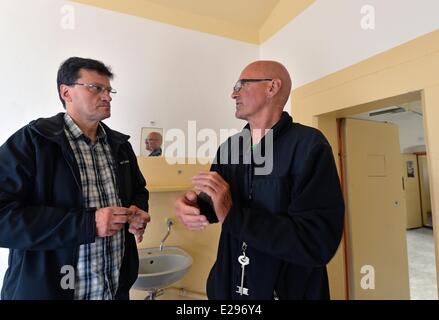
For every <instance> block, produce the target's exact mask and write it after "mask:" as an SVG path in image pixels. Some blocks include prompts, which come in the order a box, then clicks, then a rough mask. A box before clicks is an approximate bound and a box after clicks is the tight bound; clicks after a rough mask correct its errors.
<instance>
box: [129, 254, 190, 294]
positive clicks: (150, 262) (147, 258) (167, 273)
mask: <svg viewBox="0 0 439 320" xmlns="http://www.w3.org/2000/svg"><path fill="white" fill-rule="evenodd" d="M192 262H193V260H192V257H191V256H190V255H189V254H188V253H187V252H186V251H184V250H183V249H180V248H177V247H165V248H163V251H160V249H159V248H147V249H140V250H139V276H138V278H137V280H136V282H135V283H134V285H133V288H134V289H137V290H148V291H149V290H154V289H160V288H164V287H166V286H168V285H170V284H172V283H174V282H176V281H178V280H180V279H181V278H182V277H183V276H184V275H185V274H186V273H187V272H188V270H189V268H190V267H191V266H192Z"/></svg>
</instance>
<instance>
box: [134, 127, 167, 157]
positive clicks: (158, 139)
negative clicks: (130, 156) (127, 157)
mask: <svg viewBox="0 0 439 320" xmlns="http://www.w3.org/2000/svg"><path fill="white" fill-rule="evenodd" d="M162 149H163V128H153V127H144V128H142V134H141V139H140V155H141V156H145V157H162V156H163V150H162Z"/></svg>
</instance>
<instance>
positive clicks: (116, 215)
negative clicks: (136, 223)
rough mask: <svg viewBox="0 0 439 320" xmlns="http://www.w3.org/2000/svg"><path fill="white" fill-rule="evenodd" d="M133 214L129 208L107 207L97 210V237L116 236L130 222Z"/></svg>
mask: <svg viewBox="0 0 439 320" xmlns="http://www.w3.org/2000/svg"><path fill="white" fill-rule="evenodd" d="M130 215H131V212H130V210H129V209H127V208H122V207H107V208H100V209H97V210H96V214H95V221H96V235H97V236H98V237H110V236H113V235H115V234H116V233H117V232H118V231H119V230H120V229H122V228H123V226H124V224H125V223H126V222H127V221H128V218H129V216H130Z"/></svg>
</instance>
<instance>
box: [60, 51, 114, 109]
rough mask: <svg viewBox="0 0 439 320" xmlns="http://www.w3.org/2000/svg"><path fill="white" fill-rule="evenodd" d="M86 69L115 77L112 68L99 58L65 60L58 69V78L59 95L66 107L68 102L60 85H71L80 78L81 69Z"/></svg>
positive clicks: (111, 77)
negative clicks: (62, 94)
mask: <svg viewBox="0 0 439 320" xmlns="http://www.w3.org/2000/svg"><path fill="white" fill-rule="evenodd" d="M81 69H86V70H92V71H96V72H97V73H99V74H100V75H103V76H107V77H108V78H110V79H113V73H112V72H111V68H110V67H108V66H106V65H105V64H103V63H102V62H100V61H98V60H93V59H85V58H78V57H71V58H68V59H67V60H66V61H64V62H63V63H62V64H61V66H60V67H59V69H58V76H57V79H56V82H57V85H58V95H59V99H60V100H61V102H62V105H63V107H64V109H65V108H66V103H65V101H64V99H63V98H62V97H61V92H60V86H61V85H62V84H65V85H71V84H73V83H75V82H76V80H78V79H79V70H81Z"/></svg>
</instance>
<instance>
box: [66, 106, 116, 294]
mask: <svg viewBox="0 0 439 320" xmlns="http://www.w3.org/2000/svg"><path fill="white" fill-rule="evenodd" d="M64 121H65V126H64V131H65V133H66V135H67V138H68V140H69V143H70V146H71V147H72V150H73V152H74V154H75V158H76V162H77V163H78V166H79V172H80V175H81V185H82V193H83V196H84V202H85V203H84V206H85V207H86V208H105V207H115V206H118V207H120V206H121V200H120V199H119V196H118V195H119V192H118V190H117V184H116V178H115V170H114V160H113V157H112V155H111V150H110V146H109V145H108V141H107V135H106V133H105V130H104V128H103V127H102V126H101V125H100V124H99V126H98V133H97V140H96V143H95V144H93V143H92V142H91V140H90V139H89V138H87V137H86V136H85V135H84V134H83V132H82V131H81V129H80V128H79V127H78V126H77V125H76V124H75V123H74V122H73V120H72V118H71V117H70V116H69V115H68V114H67V113H65V115H64ZM124 238H125V237H124V228H122V229H121V230H120V231H119V232H118V233H117V234H115V235H114V236H111V237H104V238H102V237H96V239H95V242H94V243H89V244H83V245H81V246H79V256H78V263H77V265H76V273H75V295H74V297H75V300H83V299H86V300H111V299H114V297H115V295H116V291H117V288H118V281H119V271H120V267H121V264H122V257H123V254H124Z"/></svg>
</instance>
